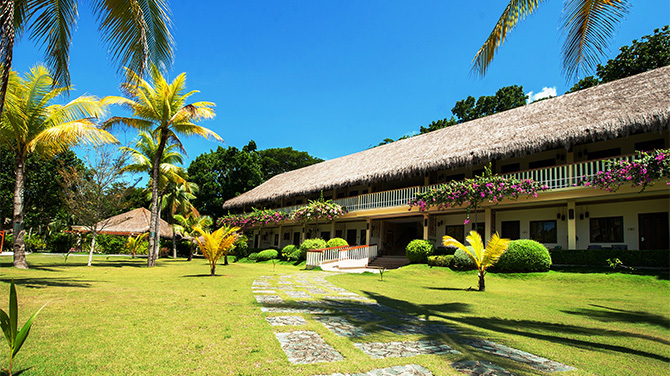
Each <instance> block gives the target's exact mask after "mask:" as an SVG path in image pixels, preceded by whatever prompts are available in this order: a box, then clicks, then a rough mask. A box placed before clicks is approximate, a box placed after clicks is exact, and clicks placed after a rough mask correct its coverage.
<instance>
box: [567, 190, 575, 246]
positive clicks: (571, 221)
mask: <svg viewBox="0 0 670 376" xmlns="http://www.w3.org/2000/svg"><path fill="white" fill-rule="evenodd" d="M575 209H576V205H575V202H574V201H568V215H567V217H568V218H567V220H568V249H577V210H575Z"/></svg>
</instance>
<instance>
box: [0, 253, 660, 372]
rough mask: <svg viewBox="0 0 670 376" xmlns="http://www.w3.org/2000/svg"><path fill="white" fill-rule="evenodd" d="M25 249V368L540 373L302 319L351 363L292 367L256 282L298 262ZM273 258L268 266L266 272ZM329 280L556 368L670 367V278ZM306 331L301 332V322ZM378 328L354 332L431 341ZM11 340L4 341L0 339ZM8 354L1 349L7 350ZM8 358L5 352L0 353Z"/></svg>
mask: <svg viewBox="0 0 670 376" xmlns="http://www.w3.org/2000/svg"><path fill="white" fill-rule="evenodd" d="M86 260H87V259H86V258H85V257H83V256H71V257H70V258H69V260H68V261H67V264H65V265H63V258H62V257H58V256H43V255H31V256H29V257H28V262H29V263H30V264H31V266H32V269H30V270H27V271H26V270H16V269H14V268H11V267H10V265H11V257H7V256H3V257H0V271H1V272H0V281H2V282H1V283H0V307H1V308H3V309H6V308H7V296H8V292H9V283H8V282H9V281H10V279H12V278H14V280H15V281H16V284H17V289H18V295H19V311H20V313H21V318H20V323H23V321H25V320H26V319H27V317H28V316H29V314H32V312H34V311H35V310H36V309H38V308H39V307H41V306H42V305H43V304H44V303H46V302H49V303H48V305H47V307H46V308H45V309H44V310H43V311H42V312H41V313H40V316H39V317H38V319H37V320H36V322H35V324H34V325H33V329H32V331H31V334H30V337H29V338H28V340H27V342H26V345H25V346H24V348H23V349H22V350H21V352H20V353H19V354H18V356H17V363H16V366H15V370H25V372H24V373H23V375H118V374H126V375H176V374H184V375H191V374H208V375H315V374H329V373H334V372H365V371H369V370H371V369H374V368H381V367H388V366H391V365H400V364H409V363H418V364H421V365H423V366H425V367H427V368H429V369H430V370H431V371H432V372H433V373H434V374H435V375H452V374H454V375H455V374H456V373H455V372H454V371H453V370H452V369H451V368H450V367H449V363H451V362H453V361H456V360H461V359H475V358H477V359H488V360H490V361H492V362H494V363H496V364H498V365H500V366H503V367H504V368H506V369H508V370H509V371H512V372H515V373H516V374H518V375H526V374H541V373H538V372H533V370H532V369H531V368H529V367H525V366H522V365H519V364H517V363H515V362H512V361H506V360H504V359H503V358H499V357H495V356H490V355H486V354H483V353H479V352H476V351H474V350H472V349H471V348H468V347H465V346H462V345H460V344H459V342H458V341H457V339H458V338H457V336H447V335H440V336H435V337H431V338H436V339H440V340H442V341H445V342H446V343H448V344H450V345H451V346H453V347H454V348H456V349H458V350H460V351H462V353H463V354H462V355H447V356H428V355H423V356H418V357H413V358H393V359H382V360H373V359H371V358H369V357H367V355H365V354H363V353H362V352H360V351H358V350H356V349H354V348H353V346H351V344H350V342H349V341H350V340H349V339H347V338H344V337H337V336H335V335H334V334H332V333H330V332H329V331H327V330H326V329H325V328H324V327H323V326H322V325H321V324H318V323H316V322H315V321H314V320H313V319H311V318H310V316H309V315H303V316H304V317H305V318H307V319H308V322H309V324H308V326H307V328H306V329H307V330H314V331H316V332H318V333H319V334H320V335H321V336H322V337H323V338H324V339H325V340H326V342H328V343H329V344H331V345H332V346H334V347H335V348H336V349H337V350H339V351H340V352H341V353H342V354H343V355H344V356H345V358H346V360H345V361H342V362H337V363H330V364H325V363H321V364H313V365H291V364H290V363H289V362H288V360H287V358H286V356H285V354H284V353H283V351H282V350H281V347H280V346H279V343H278V342H277V340H276V339H275V337H274V334H273V330H287V329H276V328H272V327H271V326H270V325H269V324H268V323H267V322H266V321H265V320H264V317H265V316H267V315H268V314H267V313H261V312H260V309H259V304H257V303H256V301H255V299H254V296H253V294H252V290H251V283H252V281H253V280H254V279H255V278H256V277H258V276H261V275H274V274H282V273H312V272H311V271H305V270H301V268H299V267H295V266H292V265H279V264H277V265H276V266H273V265H272V263H258V264H253V263H233V264H231V265H229V266H225V267H224V266H222V265H221V266H219V267H218V268H217V274H218V276H217V277H209V276H207V274H208V273H209V269H208V266H207V262H206V261H205V260H201V259H196V260H193V261H191V262H187V261H185V260H165V259H161V260H159V261H158V266H157V267H155V268H151V269H148V268H146V267H145V263H146V260H145V259H135V260H131V259H130V258H128V257H109V258H107V257H104V256H97V257H96V258H95V259H94V266H93V267H86V266H85V263H86ZM273 267H275V268H276V270H274V271H273ZM329 280H330V281H331V282H333V283H335V284H336V285H338V286H340V287H344V288H346V289H348V290H349V291H352V292H356V293H359V294H361V295H363V296H367V297H370V298H373V299H376V300H377V301H379V302H380V303H382V304H385V305H389V306H393V307H396V308H399V309H401V310H403V311H405V312H407V313H410V314H415V315H419V316H421V317H425V318H426V319H428V320H430V321H443V322H446V323H447V324H448V325H449V326H452V327H455V328H457V329H459V330H460V331H461V332H462V333H463V334H464V335H468V336H470V335H472V336H476V337H480V338H484V339H489V340H492V341H496V342H498V343H502V344H505V345H508V346H511V347H515V348H518V349H521V350H524V351H527V352H530V353H533V354H536V355H540V356H543V357H546V358H549V359H552V360H556V361H559V362H562V363H565V364H568V365H571V366H574V367H577V368H578V370H577V371H572V372H564V373H558V375H563V374H564V375H568V376H572V375H659V374H668V373H669V372H670V366H668V364H669V361H670V321H669V320H670V288H669V287H670V284H669V283H668V281H667V279H665V278H659V277H657V276H640V275H625V274H618V273H612V274H605V273H599V274H596V273H568V272H549V273H542V274H517V275H514V274H489V275H488V276H487V291H486V292H485V293H480V292H477V291H466V290H464V288H467V287H469V286H473V287H475V286H476V284H477V277H476V274H475V273H474V272H453V271H451V270H448V269H442V268H429V267H427V266H425V265H412V266H409V267H405V268H403V269H400V270H394V271H389V272H386V273H384V281H383V282H382V281H380V280H379V276H378V275H370V274H367V275H336V276H333V277H329ZM301 329H303V328H301ZM366 329H368V330H371V331H373V333H372V335H371V336H369V337H368V336H366V337H362V338H360V339H356V340H357V341H366V342H367V341H392V340H402V339H406V340H407V339H414V340H415V339H425V338H423V337H422V336H409V337H398V336H393V335H391V334H390V333H389V332H384V331H374V330H373V327H372V326H369V327H367V326H366ZM3 346H5V345H3ZM5 353H6V351H4V350H3V351H0V354H5ZM0 362H1V363H0V364H1V366H2V367H5V366H6V360H5V359H4V358H0Z"/></svg>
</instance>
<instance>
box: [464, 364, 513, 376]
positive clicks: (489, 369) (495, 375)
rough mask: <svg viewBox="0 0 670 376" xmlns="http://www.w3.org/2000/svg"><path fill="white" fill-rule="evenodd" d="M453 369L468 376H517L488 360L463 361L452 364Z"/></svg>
mask: <svg viewBox="0 0 670 376" xmlns="http://www.w3.org/2000/svg"><path fill="white" fill-rule="evenodd" d="M451 367H452V368H454V369H455V370H457V371H458V372H460V373H464V374H466V375H468V376H516V374H514V373H512V372H509V371H506V370H505V369H504V368H502V367H499V366H497V365H495V364H493V363H491V362H489V361H487V360H463V361H461V362H455V363H451Z"/></svg>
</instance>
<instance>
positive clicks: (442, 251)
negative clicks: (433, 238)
mask: <svg viewBox="0 0 670 376" xmlns="http://www.w3.org/2000/svg"><path fill="white" fill-rule="evenodd" d="M454 252H456V248H452V247H437V248H435V253H433V254H434V255H435V256H447V255H452V256H453V255H454Z"/></svg>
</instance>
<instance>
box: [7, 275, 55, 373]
mask: <svg viewBox="0 0 670 376" xmlns="http://www.w3.org/2000/svg"><path fill="white" fill-rule="evenodd" d="M44 306H46V304H45V305H44ZM44 306H42V308H44ZM42 308H40V309H38V310H37V312H35V313H33V315H32V316H30V318H29V319H28V321H26V323H25V324H23V326H22V327H21V328H19V327H18V325H17V322H18V319H19V305H18V302H17V299H16V286H14V280H12V284H11V286H10V287H9V314H7V312H5V311H3V310H1V309H0V327H2V331H3V332H4V333H5V338H6V339H7V344H8V345H9V368H7V369H6V370H3V371H6V372H7V375H9V376H12V365H13V363H14V357H15V356H16V354H17V353H18V352H19V350H21V346H23V343H24V342H25V340H26V338H28V333H30V327H31V326H32V325H33V320H35V318H36V317H37V314H38V313H40V311H41V310H42Z"/></svg>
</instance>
